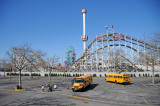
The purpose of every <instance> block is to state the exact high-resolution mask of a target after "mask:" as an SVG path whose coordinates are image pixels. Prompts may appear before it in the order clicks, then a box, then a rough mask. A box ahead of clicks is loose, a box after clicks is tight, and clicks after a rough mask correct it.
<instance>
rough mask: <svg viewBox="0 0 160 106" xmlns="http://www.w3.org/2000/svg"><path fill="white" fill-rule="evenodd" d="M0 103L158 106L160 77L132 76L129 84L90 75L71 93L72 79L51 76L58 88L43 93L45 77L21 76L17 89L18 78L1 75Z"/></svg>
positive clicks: (22, 104) (74, 105) (21, 104)
mask: <svg viewBox="0 0 160 106" xmlns="http://www.w3.org/2000/svg"><path fill="white" fill-rule="evenodd" d="M0 79H1V81H0V104H1V106H18V105H20V106H28V105H31V106H39V105H40V106H41V105H47V106H49V105H51V106H53V105H54V106H98V105H99V106H124V105H126V106H128V105H129V106H136V105H140V106H141V105H142V106H143V105H144V106H146V105H149V106H150V105H151V106H160V78H156V79H155V82H156V84H155V85H152V84H151V78H131V84H130V85H122V84H114V83H110V82H106V81H105V80H104V78H103V77H102V78H93V80H94V81H93V84H92V85H91V86H90V87H89V88H87V89H86V90H84V91H80V92H72V90H71V80H72V79H73V78H63V77H52V84H53V83H56V84H57V85H58V89H55V90H54V91H53V92H47V90H46V89H45V92H42V91H41V90H40V87H41V85H42V84H43V85H45V86H47V83H48V77H34V78H32V79H31V78H29V77H23V78H22V82H23V88H24V89H23V90H22V91H16V90H14V89H15V86H16V85H17V84H18V77H12V80H11V81H10V80H9V79H8V78H4V77H0Z"/></svg>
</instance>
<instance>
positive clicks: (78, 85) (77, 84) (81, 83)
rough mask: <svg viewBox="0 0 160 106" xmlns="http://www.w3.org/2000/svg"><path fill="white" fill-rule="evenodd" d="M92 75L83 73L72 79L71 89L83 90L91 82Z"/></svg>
mask: <svg viewBox="0 0 160 106" xmlns="http://www.w3.org/2000/svg"><path fill="white" fill-rule="evenodd" d="M92 82H93V81H92V75H83V76H80V77H76V78H74V80H73V85H72V91H73V92H75V91H77V90H83V89H85V88H86V87H87V86H89V85H90V84H91V83H92Z"/></svg>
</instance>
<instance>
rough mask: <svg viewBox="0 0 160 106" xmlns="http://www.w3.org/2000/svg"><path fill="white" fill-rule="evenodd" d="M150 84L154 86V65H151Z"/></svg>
mask: <svg viewBox="0 0 160 106" xmlns="http://www.w3.org/2000/svg"><path fill="white" fill-rule="evenodd" d="M152 84H154V65H152Z"/></svg>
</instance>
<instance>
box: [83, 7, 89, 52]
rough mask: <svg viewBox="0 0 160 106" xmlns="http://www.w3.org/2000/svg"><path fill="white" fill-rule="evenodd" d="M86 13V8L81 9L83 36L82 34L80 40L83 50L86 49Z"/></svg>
mask: <svg viewBox="0 0 160 106" xmlns="http://www.w3.org/2000/svg"><path fill="white" fill-rule="evenodd" d="M86 13H87V10H86V9H83V10H82V14H83V36H82V41H83V48H84V51H85V49H86V41H87V40H88V36H87V35H86Z"/></svg>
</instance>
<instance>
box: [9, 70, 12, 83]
mask: <svg viewBox="0 0 160 106" xmlns="http://www.w3.org/2000/svg"><path fill="white" fill-rule="evenodd" d="M11 72H12V68H11V69H10V73H9V80H10V81H11Z"/></svg>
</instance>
